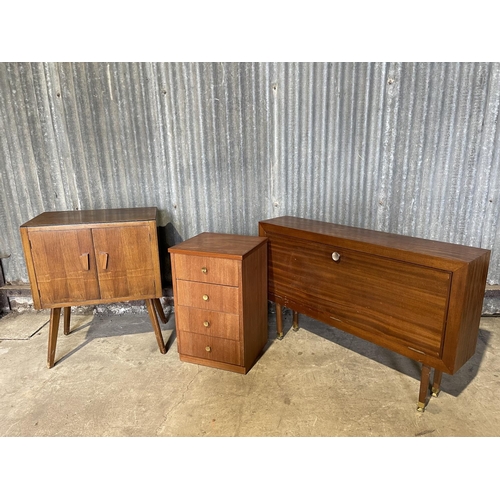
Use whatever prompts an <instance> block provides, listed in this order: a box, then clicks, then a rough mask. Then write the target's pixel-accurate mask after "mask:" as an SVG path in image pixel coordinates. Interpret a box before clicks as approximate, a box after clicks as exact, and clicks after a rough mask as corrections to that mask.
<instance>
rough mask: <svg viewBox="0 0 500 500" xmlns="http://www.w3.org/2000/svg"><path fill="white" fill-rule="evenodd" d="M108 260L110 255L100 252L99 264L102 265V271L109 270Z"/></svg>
mask: <svg viewBox="0 0 500 500" xmlns="http://www.w3.org/2000/svg"><path fill="white" fill-rule="evenodd" d="M108 258H109V254H107V253H106V252H99V262H100V264H101V269H107V268H108Z"/></svg>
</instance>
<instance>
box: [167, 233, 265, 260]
mask: <svg viewBox="0 0 500 500" xmlns="http://www.w3.org/2000/svg"><path fill="white" fill-rule="evenodd" d="M266 241H267V238H263V237H261V236H243V235H237V234H223V233H201V234H199V235H197V236H194V237H193V238H190V239H188V240H186V241H183V242H182V243H179V244H178V245H175V246H173V247H171V248H169V249H168V251H169V252H170V253H185V254H193V255H199V254H203V255H211V256H213V257H225V258H230V259H242V258H243V257H245V255H247V254H248V253H250V252H251V251H252V250H254V249H255V248H257V247H259V246H260V245H262V244H264V243H265V242H266Z"/></svg>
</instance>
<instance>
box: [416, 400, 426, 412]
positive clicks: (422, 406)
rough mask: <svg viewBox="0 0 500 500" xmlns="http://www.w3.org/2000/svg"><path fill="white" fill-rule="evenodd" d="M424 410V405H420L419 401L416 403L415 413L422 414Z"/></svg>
mask: <svg viewBox="0 0 500 500" xmlns="http://www.w3.org/2000/svg"><path fill="white" fill-rule="evenodd" d="M424 410H425V403H421V402H420V401H419V402H418V405H417V411H419V412H421V413H423V412H424Z"/></svg>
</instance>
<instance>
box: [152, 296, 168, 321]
mask: <svg viewBox="0 0 500 500" xmlns="http://www.w3.org/2000/svg"><path fill="white" fill-rule="evenodd" d="M153 303H154V305H155V308H156V312H157V313H158V316H160V321H161V322H162V323H166V322H167V318H166V317H165V312H164V311H163V307H162V306H161V302H160V299H153Z"/></svg>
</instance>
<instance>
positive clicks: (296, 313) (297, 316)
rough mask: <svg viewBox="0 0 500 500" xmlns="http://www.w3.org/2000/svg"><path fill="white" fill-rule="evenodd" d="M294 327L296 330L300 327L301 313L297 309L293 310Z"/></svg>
mask: <svg viewBox="0 0 500 500" xmlns="http://www.w3.org/2000/svg"><path fill="white" fill-rule="evenodd" d="M292 328H293V330H294V331H295V332H296V331H297V330H298V329H299V313H298V312H297V311H293V324H292Z"/></svg>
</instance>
